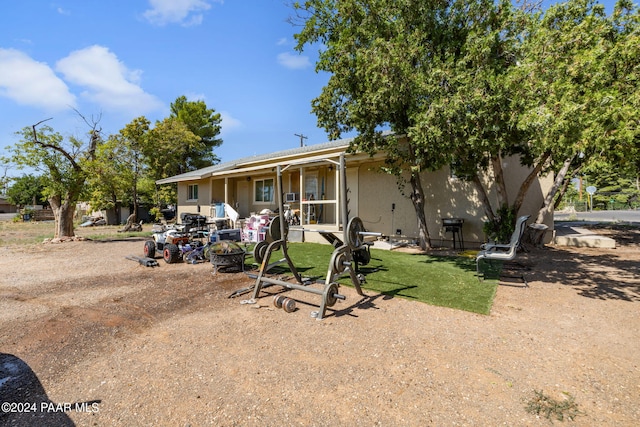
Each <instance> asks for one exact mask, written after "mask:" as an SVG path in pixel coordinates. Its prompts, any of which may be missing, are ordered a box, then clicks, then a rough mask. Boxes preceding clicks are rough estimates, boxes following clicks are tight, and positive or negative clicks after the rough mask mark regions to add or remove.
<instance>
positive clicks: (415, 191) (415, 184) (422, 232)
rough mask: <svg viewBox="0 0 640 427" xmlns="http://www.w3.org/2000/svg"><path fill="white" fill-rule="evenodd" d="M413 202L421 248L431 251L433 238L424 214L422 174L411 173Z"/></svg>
mask: <svg viewBox="0 0 640 427" xmlns="http://www.w3.org/2000/svg"><path fill="white" fill-rule="evenodd" d="M410 182H411V190H412V192H411V201H412V202H413V207H414V209H415V211H416V217H417V219H418V240H419V244H420V248H421V249H422V250H423V251H426V250H429V249H431V238H430V237H429V229H428V228H427V218H426V216H425V214H424V191H423V190H422V181H421V180H420V172H417V171H416V172H413V171H412V172H411V179H410Z"/></svg>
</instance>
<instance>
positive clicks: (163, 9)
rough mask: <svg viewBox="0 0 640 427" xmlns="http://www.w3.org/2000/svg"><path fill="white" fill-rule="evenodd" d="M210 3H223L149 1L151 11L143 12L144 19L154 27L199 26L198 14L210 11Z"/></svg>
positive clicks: (169, 0) (207, 0)
mask: <svg viewBox="0 0 640 427" xmlns="http://www.w3.org/2000/svg"><path fill="white" fill-rule="evenodd" d="M211 1H215V2H218V3H222V2H223V0H149V5H150V6H151V9H148V10H146V11H145V12H144V17H145V18H146V19H147V20H148V21H149V22H151V23H152V24H155V25H166V24H181V25H184V26H190V25H200V24H201V23H202V13H200V12H204V11H206V10H209V9H211V4H210V2H211Z"/></svg>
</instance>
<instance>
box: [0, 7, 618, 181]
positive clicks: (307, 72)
mask: <svg viewBox="0 0 640 427" xmlns="http://www.w3.org/2000/svg"><path fill="white" fill-rule="evenodd" d="M288 3H290V2H289V0H110V1H95V0H55V1H50V0H24V1H8V0H4V1H3V2H2V5H1V6H0V156H1V155H3V154H6V152H3V149H4V147H6V146H8V145H13V144H15V143H16V142H18V141H19V137H18V136H17V135H16V134H15V133H16V132H17V131H19V130H21V129H22V128H24V127H25V126H31V125H33V124H35V123H37V122H39V121H41V120H44V119H49V118H51V119H52V120H50V121H48V122H47V125H49V126H51V127H52V128H53V129H54V130H55V131H57V132H59V133H60V134H62V135H64V136H69V135H72V136H76V137H78V136H79V137H83V136H84V135H86V132H87V131H88V130H89V128H88V127H87V125H86V124H85V123H84V122H83V121H82V119H81V118H80V117H79V115H78V114H77V113H76V111H75V110H77V111H78V112H80V113H81V114H82V115H84V116H85V117H87V118H88V119H90V120H91V119H97V118H99V119H100V122H99V126H100V127H101V128H102V130H103V133H104V135H105V136H108V135H110V134H116V133H117V132H118V131H119V130H120V129H122V128H123V127H124V126H125V125H126V124H127V123H129V122H131V121H132V120H133V119H134V118H136V117H139V116H145V117H147V118H148V119H149V120H150V121H151V122H152V123H154V122H155V121H156V120H162V119H163V118H165V117H167V116H168V115H169V107H170V104H171V103H172V102H173V101H175V99H176V98H178V97H179V96H182V95H184V96H186V97H187V98H188V99H189V100H203V101H204V102H205V103H206V104H207V106H208V107H209V108H213V109H214V110H215V111H216V112H218V113H220V114H221V116H222V133H221V135H220V137H221V138H222V140H223V144H222V146H221V147H219V148H217V149H216V150H215V153H216V154H217V156H218V157H219V158H220V159H221V160H222V161H231V160H235V159H238V158H240V157H244V156H250V155H254V154H264V153H269V152H273V151H278V150H284V149H288V148H294V147H299V146H300V137H299V136H296V134H297V135H304V136H306V137H307V138H306V139H305V140H304V142H305V144H318V143H322V142H326V141H327V140H328V138H327V136H326V134H325V132H324V130H322V129H319V128H318V127H317V120H316V117H315V116H314V115H313V114H312V113H311V100H312V99H314V98H315V97H317V96H318V95H319V94H320V93H321V91H322V87H323V86H324V85H325V84H326V83H327V81H328V78H329V76H328V74H326V73H321V74H318V73H316V71H315V62H316V59H317V48H314V47H308V48H306V49H305V51H304V52H303V53H302V54H300V53H298V52H297V51H295V50H294V46H295V41H294V37H293V36H294V34H295V33H296V32H297V31H299V30H300V28H299V27H294V26H292V25H291V24H290V23H288V22H287V18H288V17H290V16H291V15H292V14H293V10H292V9H291V8H290V7H289V6H288V5H287V4H288ZM549 3H550V1H549V0H547V1H545V3H544V4H549ZM603 3H604V4H605V5H607V9H608V10H610V9H611V5H612V4H613V1H612V0H606V1H604V2H603ZM346 136H352V135H345V137H346ZM3 172H4V171H0V174H2V173H3ZM22 173H23V172H22V171H20V170H17V169H15V168H11V169H9V170H8V173H7V174H8V175H9V176H20V175H22Z"/></svg>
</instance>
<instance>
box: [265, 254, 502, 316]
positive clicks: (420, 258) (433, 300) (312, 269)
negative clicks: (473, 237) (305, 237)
mask: <svg viewBox="0 0 640 427" xmlns="http://www.w3.org/2000/svg"><path fill="white" fill-rule="evenodd" d="M288 247H289V255H290V256H291V259H292V261H293V263H294V265H295V266H296V268H297V269H298V270H299V272H300V274H302V275H303V276H305V277H312V278H320V279H323V278H324V277H326V274H327V269H328V266H329V260H330V259H331V254H332V252H333V247H332V246H330V245H323V244H318V243H290V244H289V246H288ZM277 256H278V255H277V254H276V255H275V256H274V257H273V258H272V260H273V259H277ZM287 271H288V269H287ZM360 272H361V273H363V274H364V275H365V276H366V283H365V284H364V289H368V290H373V291H377V292H380V293H382V294H384V295H390V296H394V297H395V296H397V297H402V298H407V299H411V300H415V301H421V302H425V303H427V304H431V305H437V306H442V307H450V308H455V309H459V310H465V311H470V312H473V313H480V314H489V311H490V310H491V305H492V304H493V298H494V296H495V293H496V289H497V286H498V281H497V275H496V277H489V276H488V275H487V276H486V278H485V280H483V281H479V280H478V277H477V276H476V264H475V259H473V258H468V257H444V256H431V255H418V254H408V253H401V252H393V251H386V250H380V249H372V250H371V262H370V263H369V264H368V265H366V266H362V267H361V268H360ZM339 282H340V283H341V284H345V285H350V284H351V280H350V278H349V277H348V276H346V277H343V278H341V279H340V280H339Z"/></svg>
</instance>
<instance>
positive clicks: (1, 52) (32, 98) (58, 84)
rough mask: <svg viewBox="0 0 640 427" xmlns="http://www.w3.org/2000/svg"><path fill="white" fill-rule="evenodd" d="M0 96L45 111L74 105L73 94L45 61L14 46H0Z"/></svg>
mask: <svg viewBox="0 0 640 427" xmlns="http://www.w3.org/2000/svg"><path fill="white" fill-rule="evenodd" d="M0 96H3V97H6V98H9V99H12V100H14V101H15V102H17V103H18V104H21V105H29V106H33V107H39V108H43V109H45V110H48V111H59V110H63V109H66V108H69V107H70V106H72V107H75V105H76V99H75V96H74V95H73V94H72V93H71V92H70V91H69V88H68V87H67V85H66V84H65V83H64V82H63V81H62V80H60V78H58V77H57V76H56V75H55V73H54V72H53V70H52V69H51V68H50V67H49V66H48V65H47V64H45V63H43V62H37V61H35V60H33V59H32V58H31V57H29V56H28V55H26V54H25V53H23V52H20V51H19V50H15V49H1V48H0Z"/></svg>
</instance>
